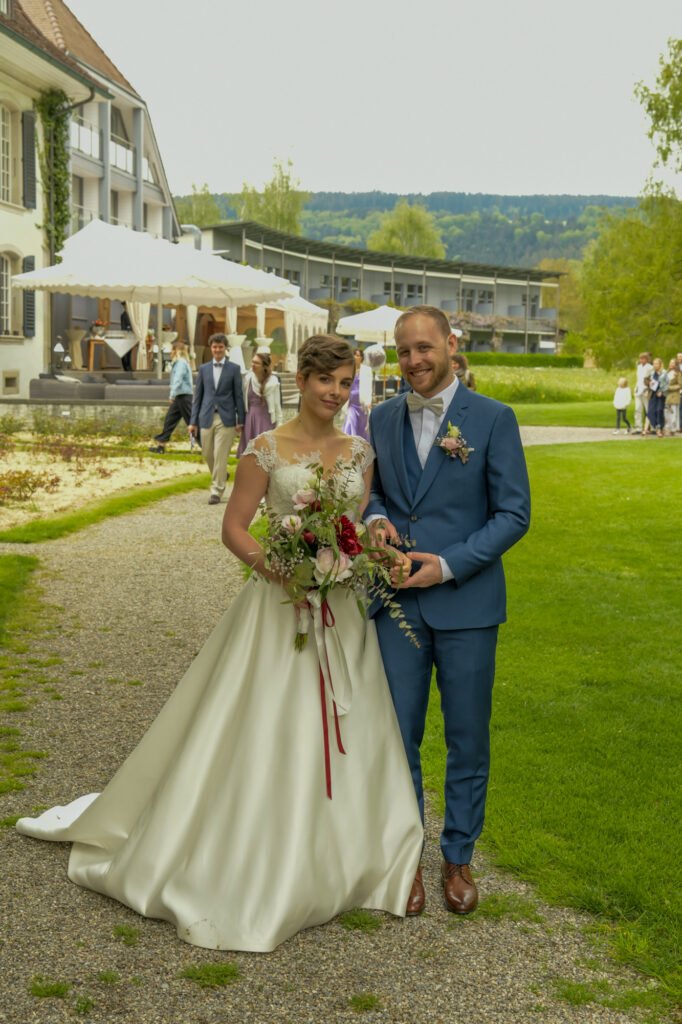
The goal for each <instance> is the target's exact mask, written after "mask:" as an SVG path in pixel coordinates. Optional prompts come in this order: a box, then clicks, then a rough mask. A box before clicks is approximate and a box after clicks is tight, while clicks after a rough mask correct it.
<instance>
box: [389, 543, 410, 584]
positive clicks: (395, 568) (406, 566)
mask: <svg viewBox="0 0 682 1024" xmlns="http://www.w3.org/2000/svg"><path fill="white" fill-rule="evenodd" d="M386 553H387V555H388V557H389V558H390V560H391V569H390V572H391V583H392V585H393V586H394V587H399V586H400V584H401V583H404V582H405V580H406V579H407V578H408V577H409V575H410V572H411V571H412V562H411V560H410V559H409V558H408V556H407V555H406V554H404V553H403V552H402V551H396V549H395V548H387V549H386Z"/></svg>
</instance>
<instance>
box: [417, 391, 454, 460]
mask: <svg viewBox="0 0 682 1024" xmlns="http://www.w3.org/2000/svg"><path fill="white" fill-rule="evenodd" d="M458 384H459V381H458V379H457V377H455V379H454V380H453V382H452V384H448V386H447V387H446V388H444V389H443V390H442V391H439V392H438V394H437V395H430V396H429V397H430V398H442V399H443V412H442V413H441V414H440V416H437V415H436V413H435V412H433V410H432V409H415V410H414V411H413V412H412V411H410V413H409V417H410V424H411V425H412V433H413V434H414V443H415V446H416V448H417V455H418V456H419V462H420V463H421V467H422V469H423V468H424V466H425V465H426V460H427V459H428V457H429V453H430V451H431V449H432V448H433V442H434V441H435V440H436V434H437V433H438V431H439V430H440V425H441V423H442V422H443V420H444V419H445V414H446V412H447V411H448V406H449V405H450V402H451V401H452V399H453V398H454V397H455V391H456V390H457V385H458Z"/></svg>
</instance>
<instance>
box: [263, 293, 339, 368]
mask: <svg viewBox="0 0 682 1024" xmlns="http://www.w3.org/2000/svg"><path fill="white" fill-rule="evenodd" d="M265 305H266V306H267V307H268V309H280V310H281V311H282V313H283V314H284V337H285V339H286V346H287V355H286V368H287V370H295V369H296V362H297V358H296V357H297V353H298V350H299V348H300V346H301V344H302V343H303V342H304V341H305V339H306V338H307V337H309V336H310V335H311V334H324V333H326V331H327V327H328V325H329V310H327V309H323V308H322V306H316V305H315V304H314V303H313V302H308V300H307V299H304V298H303V297H302V296H301V295H300V294H298V295H296V296H294V298H292V299H280V300H279V302H267V303H266V304H265Z"/></svg>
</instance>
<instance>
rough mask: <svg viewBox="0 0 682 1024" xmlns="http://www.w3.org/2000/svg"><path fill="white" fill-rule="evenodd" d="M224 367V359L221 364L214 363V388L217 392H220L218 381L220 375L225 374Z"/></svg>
mask: <svg viewBox="0 0 682 1024" xmlns="http://www.w3.org/2000/svg"><path fill="white" fill-rule="evenodd" d="M224 365H225V360H224V359H223V360H222V362H220V363H216V361H215V360H214V361H213V387H214V388H215V389H216V391H217V390H218V381H219V380H220V374H221V373H222V372H223V366H224Z"/></svg>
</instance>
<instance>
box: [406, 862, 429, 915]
mask: <svg viewBox="0 0 682 1024" xmlns="http://www.w3.org/2000/svg"><path fill="white" fill-rule="evenodd" d="M425 903H426V894H425V893H424V883H423V882H422V869H421V868H420V867H419V868H417V874H416V875H415V876H414V882H413V883H412V889H411V890H410V896H409V899H408V901H407V910H406V911H405V916H406V917H416V916H417V915H418V914H421V912H422V910H423V909H424V904H425Z"/></svg>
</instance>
